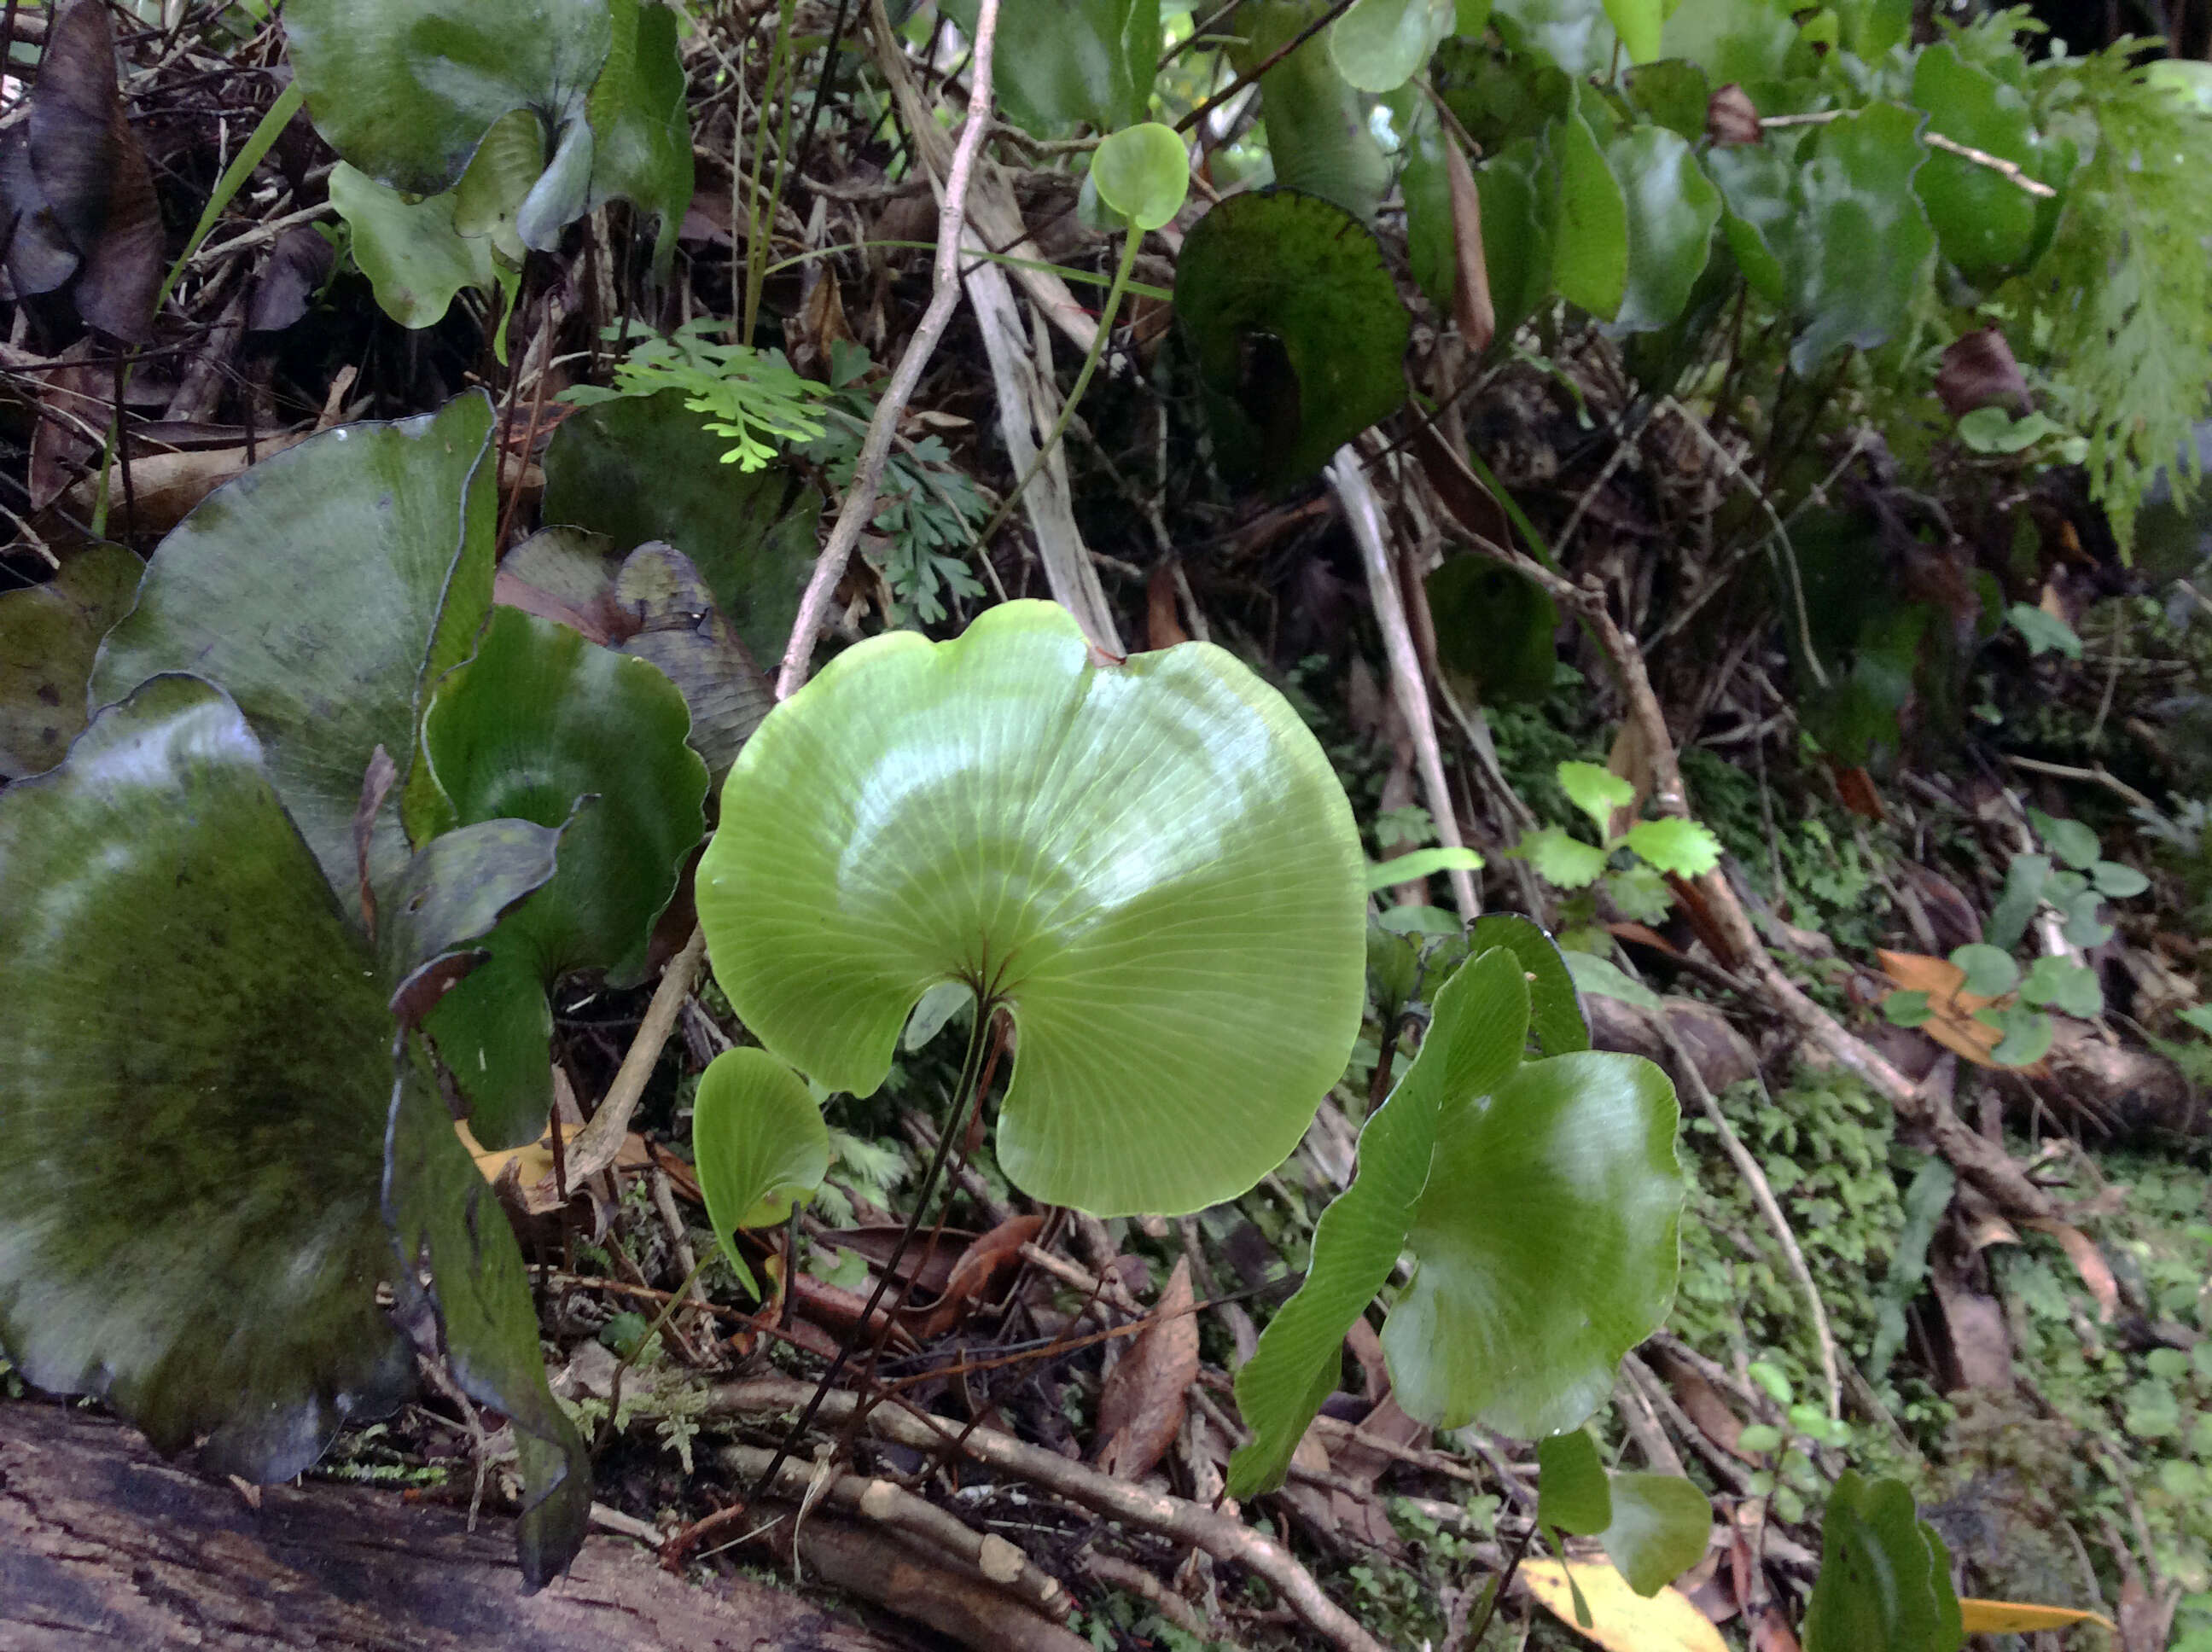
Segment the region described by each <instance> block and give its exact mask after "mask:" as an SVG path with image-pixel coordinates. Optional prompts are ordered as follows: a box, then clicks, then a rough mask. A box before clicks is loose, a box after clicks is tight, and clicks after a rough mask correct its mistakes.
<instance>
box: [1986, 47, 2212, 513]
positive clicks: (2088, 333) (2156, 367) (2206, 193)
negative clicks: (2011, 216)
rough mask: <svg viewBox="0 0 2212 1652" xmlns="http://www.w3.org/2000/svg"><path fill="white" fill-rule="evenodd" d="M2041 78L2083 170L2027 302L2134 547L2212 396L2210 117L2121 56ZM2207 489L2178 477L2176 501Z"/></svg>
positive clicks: (2103, 56) (2059, 387) (2093, 468)
mask: <svg viewBox="0 0 2212 1652" xmlns="http://www.w3.org/2000/svg"><path fill="white" fill-rule="evenodd" d="M2040 78H2041V81H2042V85H2041V87H2040V88H2039V90H2040V91H2041V93H2042V94H2043V97H2044V100H2045V112H2046V117H2047V118H2048V120H2049V122H2050V125H2051V129H2052V130H2053V131H2057V132H2058V133H2062V134H2063V135H2065V136H2066V137H2070V138H2072V139H2073V141H2074V142H2075V143H2076V144H2077V145H2078V146H2079V147H2080V150H2081V164H2080V165H2079V166H2078V167H2076V168H2075V173H2074V175H2073V178H2072V180H2071V182H2070V183H2069V186H2068V189H2067V194H2066V203H2065V207H2064V210H2063V215H2062V216H2061V217H2060V220H2059V222H2058V225H2057V231H2056V233H2055V234H2054V236H2053V239H2052V240H2051V246H2050V249H2049V251H2048V252H2045V254H2044V256H2043V257H2042V258H2040V259H2039V260H2038V261H2037V264H2036V265H2035V268H2034V270H2033V271H2032V272H2031V273H2030V274H2029V275H2028V276H2027V277H2025V278H2024V279H2023V280H2022V281H2021V282H2020V283H2019V284H2018V296H2019V298H2020V300H2021V303H2022V307H2023V308H2024V309H2025V311H2026V312H2027V316H2028V318H2029V319H2031V320H2032V322H2033V337H2035V339H2036V342H2037V345H2038V347H2039V349H2041V350H2044V351H2047V352H2048V356H2049V360H2050V362H2051V380H2052V386H2053V389H2054V391H2055V392H2057V395H2058V397H2059V398H2060V399H2061V401H2062V402H2063V403H2064V404H2066V410H2067V411H2068V413H2069V415H2070V416H2071V418H2072V422H2074V423H2075V427H2076V428H2079V429H2081V431H2082V432H2083V433H2084V434H2087V437H2088V439H2089V455H2088V466H2089V475H2090V479H2091V486H2092V488H2093V491H2094V492H2095V494H2096V495H2097V497H2098V498H2099V499H2100V501H2102V502H2103V504H2104V506H2105V508H2106V512H2107V513H2108V514H2109V515H2110V516H2111V518H2112V526H2113V530H2114V531H2115V533H2116V534H2117V535H2118V538H2119V541H2120V543H2121V544H2129V543H2130V540H2131V538H2132V535H2133V531H2134V522H2135V515H2136V508H2137V507H2138V506H2139V505H2140V504H2141V503H2142V497H2143V492H2144V489H2146V488H2147V487H2148V485H2149V483H2150V481H2151V478H2152V477H2153V476H2154V474H2155V473H2156V472H2157V471H2159V470H2160V469H2161V468H2163V467H2168V466H2172V465H2174V464H2175V460H2176V455H2177V453H2178V452H2179V451H2180V450H2181V449H2182V448H2183V446H2184V439H2185V437H2186V436H2187V434H2188V433H2189V428H2190V426H2191V423H2192V422H2194V421H2195V420H2197V418H2198V417H2200V416H2202V415H2203V412H2204V410H2205V407H2206V401H2207V393H2206V392H2207V385H2208V383H2212V188H2208V187H2207V186H2206V180H2207V179H2212V116H2208V115H2206V114H2205V113H2204V112H2203V111H2202V110H2201V108H2200V107H2198V106H2196V105H2195V104H2193V103H2191V101H2189V100H2186V99H2185V98H2184V97H2182V96H2181V95H2179V94H2176V93H2174V92H2173V91H2171V90H2169V89H2168V88H2166V87H2164V86H2161V85H2159V84H2156V83H2154V82H2152V81H2151V80H2149V79H2148V78H2146V76H2145V74H2144V72H2143V70H2142V68H2140V67H2138V66H2136V65H2134V64H2130V61H2129V52H2128V50H2127V47H2126V46H2125V45H2124V44H2123V45H2122V46H2115V47H2113V48H2112V50H2111V51H2109V52H2101V53H2099V54H2097V55H2096V56H2093V57H2088V58H2055V59H2051V60H2050V61H2049V62H2047V63H2046V64H2044V65H2042V66H2041V69H2040ZM2189 446H2190V451H2191V453H2192V454H2193V452H2194V444H2189ZM2194 480H2195V478H2194V477H2193V476H2186V475H2177V476H2176V477H2174V483H2175V490H2176V494H2177V496H2182V495H2185V493H2186V491H2187V489H2189V488H2190V486H2191V484H2192V483H2193V482H2194Z"/></svg>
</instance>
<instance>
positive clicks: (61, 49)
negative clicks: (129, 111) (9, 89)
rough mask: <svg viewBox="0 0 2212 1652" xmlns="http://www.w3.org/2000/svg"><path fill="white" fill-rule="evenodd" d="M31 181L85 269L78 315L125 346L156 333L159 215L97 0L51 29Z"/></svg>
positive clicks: (35, 115) (83, 0)
mask: <svg viewBox="0 0 2212 1652" xmlns="http://www.w3.org/2000/svg"><path fill="white" fill-rule="evenodd" d="M28 149H29V158H30V168H29V174H28V175H29V177H30V179H32V181H33V183H35V185H36V186H37V189H38V192H39V195H40V197H41V198H40V202H39V203H35V204H34V203H14V204H15V205H16V206H17V207H18V209H19V210H29V211H30V212H32V213H33V215H35V211H36V207H37V206H38V205H43V207H44V208H45V210H46V212H48V213H49V214H51V215H52V223H53V224H54V225H55V226H56V227H57V228H58V229H59V230H60V232H61V234H62V236H63V238H64V240H66V241H67V242H68V244H69V245H70V247H72V248H73V249H74V250H75V251H76V253H77V255H78V257H79V258H81V259H82V264H81V266H80V267H79V270H78V271H77V285H76V307H77V313H78V314H80V315H82V317H83V318H84V319H86V320H87V321H88V322H90V323H91V324H92V325H94V326H95V327H98V328H99V329H100V331H103V332H106V333H112V334H113V335H114V336H115V337H118V338H122V339H126V340H129V341H131V342H132V343H137V342H139V341H141V340H143V339H144V338H146V337H148V336H149V333H151V331H153V324H154V295H155V293H156V292H157V291H159V290H160V288H161V207H160V204H159V203H157V202H156V201H155V198H154V174H153V171H152V169H151V168H150V167H148V165H147V164H146V150H145V147H144V146H143V144H141V143H139V141H138V136H137V133H136V132H134V131H131V122H130V119H129V117H128V116H127V115H125V112H124V108H123V98H122V94H120V93H119V92H118V90H117V88H116V82H115V36H114V33H113V32H112V30H111V29H110V27H109V26H108V20H107V7H106V5H105V4H104V3H102V0H76V4H74V5H72V6H70V9H68V10H66V11H64V13H62V15H60V17H59V18H58V19H57V20H56V21H55V23H54V26H53V27H52V30H51V31H50V32H49V33H48V34H47V37H46V55H45V57H44V58H42V59H41V60H40V67H39V82H38V89H37V90H36V91H35V92H34V93H33V94H32V98H31V119H30V141H29V146H28Z"/></svg>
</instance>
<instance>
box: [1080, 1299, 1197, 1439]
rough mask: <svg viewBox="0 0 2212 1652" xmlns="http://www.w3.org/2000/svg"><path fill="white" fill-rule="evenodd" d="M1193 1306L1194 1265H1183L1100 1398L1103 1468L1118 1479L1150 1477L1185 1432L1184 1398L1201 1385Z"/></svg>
mask: <svg viewBox="0 0 2212 1652" xmlns="http://www.w3.org/2000/svg"><path fill="white" fill-rule="evenodd" d="M1192 1305H1193V1298H1192V1296H1191V1290H1190V1264H1189V1263H1188V1261H1179V1262H1177V1263H1176V1266H1175V1272H1173V1273H1171V1274H1170V1275H1169V1276H1168V1282H1167V1286H1166V1288H1165V1289H1164V1290H1163V1291H1161V1292H1160V1301H1159V1306H1158V1308H1157V1309H1154V1310H1153V1314H1152V1323H1151V1324H1150V1325H1149V1326H1147V1327H1146V1328H1145V1329H1144V1330H1143V1331H1141V1332H1139V1333H1138V1335H1137V1338H1136V1339H1135V1340H1134V1341H1133V1342H1132V1343H1131V1344H1130V1345H1129V1351H1128V1352H1127V1353H1126V1354H1124V1355H1122V1356H1121V1364H1118V1365H1116V1366H1115V1368H1114V1371H1113V1375H1112V1376H1109V1377H1108V1378H1107V1379H1106V1387H1105V1390H1104V1392H1103V1393H1102V1394H1100V1395H1099V1396H1098V1428H1097V1439H1098V1442H1099V1445H1098V1460H1097V1461H1098V1466H1099V1467H1101V1468H1103V1469H1104V1470H1105V1471H1106V1472H1107V1473H1109V1474H1112V1475H1114V1476H1115V1478H1116V1479H1125V1480H1133V1479H1140V1478H1142V1477H1143V1476H1144V1475H1145V1474H1146V1473H1150V1472H1151V1470H1152V1466H1153V1465H1154V1464H1156V1463H1158V1461H1159V1460H1160V1459H1161V1458H1162V1457H1163V1456H1164V1455H1166V1453H1167V1449H1168V1447H1169V1446H1170V1445H1171V1444H1173V1443H1174V1442H1175V1436H1176V1430H1179V1429H1180V1428H1182V1418H1183V1411H1184V1406H1185V1403H1186V1402H1185V1400H1184V1394H1185V1392H1186V1391H1187V1390H1188V1388H1189V1387H1190V1385H1191V1384H1192V1383H1193V1382H1196V1381H1197V1380H1198V1320H1197V1318H1196V1316H1195V1315H1194V1314H1193V1313H1192V1312H1191V1309H1192Z"/></svg>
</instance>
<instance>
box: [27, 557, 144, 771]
mask: <svg viewBox="0 0 2212 1652" xmlns="http://www.w3.org/2000/svg"><path fill="white" fill-rule="evenodd" d="M145 571H146V565H145V564H144V563H143V562H140V561H139V560H138V559H137V557H136V556H132V555H131V553H130V552H129V551H127V550H125V549H124V548H123V547H122V546H121V545H110V544H97V545H89V546H87V547H86V548H85V549H84V550H81V551H78V552H77V553H76V555H75V556H71V557H70V558H69V560H68V561H66V562H64V563H63V564H62V566H61V571H60V572H59V573H58V574H55V575H54V577H53V579H52V580H51V581H49V582H48V583H46V584H45V585H38V586H32V587H31V588H30V589H29V590H27V591H11V592H8V593H7V594H6V595H5V596H0V780H21V779H22V778H23V776H24V775H26V774H42V773H44V772H45V771H46V770H47V769H49V768H52V767H53V766H54V765H55V764H56V763H58V762H60V761H61V760H62V754H63V753H64V752H65V751H67V750H69V743H70V741H71V740H73V739H75V738H76V737H77V733H78V732H79V731H80V730H82V728H83V727H84V723H85V716H86V713H87V708H86V706H85V685H86V684H87V683H89V682H90V681H91V680H92V662H93V656H94V653H97V651H98V650H99V647H100V637H101V635H102V634H104V633H105V632H106V629H107V628H108V627H109V626H111V625H112V624H114V623H115V622H116V621H118V619H121V618H122V617H123V616H124V615H125V613H127V612H129V611H130V608H131V597H132V596H133V595H134V594H135V593H136V592H137V589H138V578H139V575H140V574H143V573H144V572H145Z"/></svg>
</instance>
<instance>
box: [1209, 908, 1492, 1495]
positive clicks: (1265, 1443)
mask: <svg viewBox="0 0 2212 1652" xmlns="http://www.w3.org/2000/svg"><path fill="white" fill-rule="evenodd" d="M1401 944H1402V943H1401ZM1527 1036H1528V987H1527V985H1526V984H1525V983H1524V982H1523V981H1522V978H1521V968H1520V963H1519V960H1518V959H1516V957H1514V956H1513V954H1512V953H1510V952H1509V951H1505V950H1504V948H1503V947H1499V948H1497V949H1495V950H1492V951H1487V952H1485V953H1484V954H1483V955H1482V956H1481V957H1478V958H1474V959H1473V960H1471V961H1469V962H1468V963H1465V964H1463V965H1462V966H1461V967H1460V969H1458V971H1457V972H1456V973H1455V974H1454V975H1453V976H1452V978H1451V979H1450V980H1449V981H1447V982H1445V983H1444V985H1443V987H1442V988H1441V989H1440V990H1439V991H1438V992H1437V995H1436V1001H1435V1004H1434V1005H1433V1011H1432V1015H1431V1020H1430V1023H1429V1030H1428V1035H1427V1036H1426V1037H1425V1038H1424V1039H1423V1040H1422V1041H1421V1048H1420V1051H1419V1054H1417V1055H1415V1056H1414V1058H1413V1065H1412V1066H1409V1067H1407V1069H1406V1072H1405V1074H1404V1076H1403V1077H1401V1078H1400V1079H1399V1080H1398V1084H1397V1088H1396V1089H1395V1090H1392V1091H1391V1092H1390V1096H1389V1100H1387V1101H1386V1102H1383V1105H1382V1107H1381V1108H1378V1109H1377V1110H1376V1114H1375V1115H1374V1117H1372V1118H1370V1120H1368V1121H1367V1124H1366V1127H1365V1128H1364V1129H1363V1130H1362V1131H1361V1132H1360V1133H1359V1170H1358V1175H1357V1176H1356V1177H1354V1179H1353V1181H1352V1185H1351V1187H1347V1188H1346V1189H1345V1191H1344V1192H1343V1193H1341V1194H1340V1195H1339V1196H1338V1198H1337V1199H1336V1200H1334V1202H1332V1203H1331V1204H1330V1206H1329V1207H1328V1209H1327V1210H1325V1211H1323V1212H1322V1214H1321V1220H1320V1222H1319V1223H1318V1224H1316V1226H1315V1229H1314V1241H1313V1260H1312V1262H1311V1264H1310V1266H1308V1268H1307V1270H1306V1278H1305V1283H1304V1285H1300V1286H1299V1287H1298V1289H1297V1293H1296V1294H1295V1295H1294V1296H1292V1297H1291V1299H1290V1300H1289V1301H1288V1302H1286V1303H1284V1304H1283V1306H1282V1308H1281V1309H1280V1310H1279V1312H1278V1313H1277V1314H1276V1315H1275V1317H1274V1318H1273V1319H1272V1320H1270V1321H1268V1322H1267V1329H1266V1330H1265V1331H1263V1332H1261V1334H1260V1345H1259V1347H1258V1348H1257V1349H1256V1350H1255V1351H1254V1353H1253V1355H1252V1357H1251V1358H1250V1359H1249V1360H1247V1361H1246V1362H1245V1363H1244V1365H1243V1368H1242V1369H1241V1370H1238V1371H1237V1413H1238V1415H1240V1416H1241V1417H1243V1419H1244V1425H1245V1427H1247V1428H1249V1430H1251V1431H1252V1438H1251V1441H1250V1442H1249V1444H1246V1445H1244V1446H1242V1447H1239V1448H1238V1449H1237V1453H1236V1455H1234V1456H1232V1457H1231V1459H1230V1463H1229V1484H1230V1490H1231V1493H1232V1494H1233V1495H1234V1496H1237V1497H1252V1496H1254V1495H1255V1494H1256V1493H1258V1492H1261V1491H1268V1490H1272V1489H1273V1487H1275V1486H1278V1485H1281V1484H1282V1482H1283V1476H1284V1474H1285V1473H1286V1472H1287V1470H1288V1468H1289V1466H1290V1461H1291V1453H1292V1452H1293V1451H1295V1450H1297V1444H1298V1442H1299V1440H1301V1439H1302V1438H1304V1435H1305V1431H1306V1428H1307V1425H1308V1424H1310V1423H1311V1422H1312V1421H1313V1419H1314V1414H1315V1413H1316V1412H1318V1411H1319V1410H1320V1409H1321V1406H1322V1401H1323V1400H1327V1399H1328V1396H1329V1395H1330V1394H1334V1393H1335V1392H1336V1387H1337V1379H1338V1376H1339V1373H1340V1367H1341V1365H1342V1363H1343V1354H1344V1336H1345V1333H1346V1332H1347V1331H1349V1330H1350V1329H1351V1328H1352V1321H1353V1320H1355V1319H1357V1318H1358V1316H1359V1315H1360V1314H1361V1313H1362V1312H1364V1310H1365V1309H1366V1306H1367V1304H1368V1303H1370V1302H1372V1301H1373V1300H1374V1299H1375V1293H1376V1291H1379V1290H1381V1289H1382V1288H1383V1284H1384V1282H1385V1281H1386V1280H1388V1279H1389V1277H1390V1270H1391V1269H1392V1268H1393V1267H1395V1266H1397V1261H1398V1256H1399V1253H1400V1252H1401V1251H1403V1250H1404V1249H1405V1248H1406V1232H1407V1228H1408V1227H1409V1226H1410V1225H1411V1224H1412V1219H1413V1210H1414V1208H1415V1206H1417V1205H1418V1204H1419V1200H1420V1197H1421V1189H1422V1188H1423V1187H1425V1186H1426V1185H1427V1182H1428V1179H1429V1159H1430V1156H1431V1153H1432V1152H1433V1151H1434V1150H1435V1146H1436V1135H1437V1118H1438V1117H1439V1116H1440V1114H1442V1113H1443V1110H1444V1109H1445V1108H1447V1107H1448V1106H1449V1107H1457V1106H1459V1105H1461V1104H1462V1103H1464V1102H1469V1101H1472V1100H1474V1099H1475V1098H1476V1097H1478V1096H1485V1095H1487V1094H1489V1093H1490V1092H1491V1091H1492V1090H1495V1089H1496V1088H1497V1087H1498V1085H1499V1084H1501V1083H1503V1082H1504V1079H1505V1078H1506V1076H1507V1075H1508V1074H1509V1073H1510V1072H1512V1071H1513V1069H1514V1068H1515V1067H1516V1066H1519V1065H1520V1063H1521V1047H1522V1042H1523V1041H1524V1040H1525V1038H1526V1037H1527Z"/></svg>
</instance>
